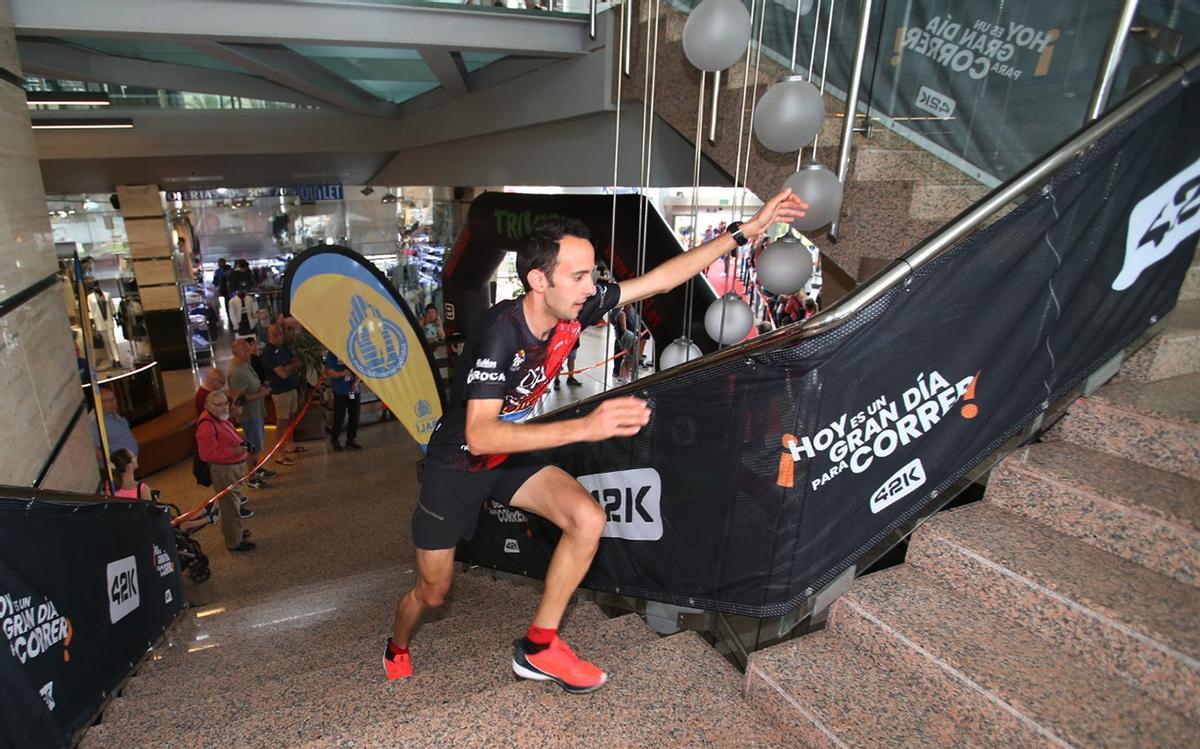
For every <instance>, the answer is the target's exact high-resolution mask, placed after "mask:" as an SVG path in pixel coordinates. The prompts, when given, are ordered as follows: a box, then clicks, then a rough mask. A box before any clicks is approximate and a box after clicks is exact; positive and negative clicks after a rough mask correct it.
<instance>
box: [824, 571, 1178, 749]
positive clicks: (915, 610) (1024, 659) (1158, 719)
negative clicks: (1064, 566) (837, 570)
mask: <svg viewBox="0 0 1200 749" xmlns="http://www.w3.org/2000/svg"><path fill="white" fill-rule="evenodd" d="M828 629H829V631H830V633H831V634H837V635H839V636H845V637H849V638H851V639H854V640H856V641H857V642H858V644H859V645H860V646H861V647H863V648H865V649H867V650H870V651H880V650H881V651H884V652H888V653H890V654H892V655H894V656H895V657H896V658H897V659H898V660H900V661H901V662H904V663H907V664H910V667H911V668H913V669H916V670H922V671H926V672H930V673H933V674H935V675H937V676H944V677H948V681H949V682H950V683H951V684H953V685H954V686H953V687H952V692H962V691H971V692H977V693H981V694H982V695H983V696H984V697H986V698H987V699H988V700H990V701H992V702H993V703H995V704H997V705H998V706H999V707H1001V708H1002V709H1003V710H1005V711H1006V712H1009V713H1011V714H1013V715H1014V717H1016V719H1017V720H1018V722H1020V723H1021V724H1023V725H1024V726H1025V727H1026V728H1027V729H1028V730H1029V731H1030V733H1031V734H1033V735H1035V736H1036V735H1040V736H1041V737H1042V738H1044V739H1046V740H1048V741H1049V742H1052V743H1059V742H1061V744H1063V745H1075V746H1082V745H1087V746H1093V747H1126V746H1132V745H1135V744H1137V745H1140V746H1161V747H1178V746H1182V745H1184V744H1185V743H1187V742H1188V741H1191V740H1193V739H1194V738H1195V725H1194V724H1193V723H1192V722H1191V721H1189V720H1188V719H1187V718H1185V717H1184V716H1182V715H1180V714H1178V713H1176V712H1174V711H1172V710H1168V709H1165V708H1163V707H1162V706H1161V705H1158V704H1156V703H1155V702H1154V701H1153V700H1151V699H1150V698H1149V697H1147V696H1146V695H1145V694H1143V693H1142V692H1141V691H1139V690H1137V689H1135V688H1134V687H1132V686H1129V685H1127V684H1125V683H1123V682H1121V681H1119V680H1118V679H1116V678H1115V677H1113V676H1111V675H1108V674H1104V673H1102V672H1100V671H1097V670H1095V669H1093V668H1092V667H1090V666H1089V665H1087V664H1086V661H1085V660H1083V659H1079V658H1076V657H1074V656H1073V655H1071V654H1070V653H1066V652H1063V650H1062V649H1061V648H1059V647H1058V646H1057V645H1055V644H1054V643H1051V642H1049V641H1046V640H1043V639H1041V638H1040V637H1038V636H1037V635H1036V634H1034V633H1032V632H1030V631H1029V630H1028V629H1027V628H1025V627H1023V626H1021V625H1019V624H1017V623H1012V622H1007V621H1004V620H1003V619H1002V618H1000V617H998V616H995V615H990V614H988V613H986V612H983V611H981V610H980V609H979V606H978V605H977V604H976V601H975V600H974V599H973V598H972V597H971V596H970V595H963V594H961V593H958V592H955V591H954V590H952V589H950V588H949V587H947V586H946V585H944V584H942V583H939V582H938V581H936V580H935V579H933V578H930V577H928V576H926V575H923V574H922V573H921V572H919V571H918V570H916V569H914V568H912V567H910V566H908V565H901V566H898V567H893V568H891V569H888V570H885V571H883V572H881V573H878V574H875V575H869V576H867V577H864V578H860V579H859V580H856V581H855V584H854V587H853V588H852V589H851V590H850V592H849V593H847V594H846V595H845V596H843V597H842V599H841V600H839V601H838V603H837V604H836V605H835V606H834V609H833V611H832V612H831V615H830V620H829V626H828ZM1188 736H1192V737H1193V739H1188V738H1187V737H1188Z"/></svg>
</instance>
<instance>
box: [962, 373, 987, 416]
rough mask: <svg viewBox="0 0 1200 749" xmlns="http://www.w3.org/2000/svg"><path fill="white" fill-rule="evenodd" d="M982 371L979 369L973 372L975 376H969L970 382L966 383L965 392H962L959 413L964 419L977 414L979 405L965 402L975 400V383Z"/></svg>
mask: <svg viewBox="0 0 1200 749" xmlns="http://www.w3.org/2000/svg"><path fill="white" fill-rule="evenodd" d="M982 372H983V370H982V369H981V370H979V371H978V372H976V373H975V376H974V377H972V378H971V384H970V385H967V392H966V393H964V394H963V401H964V405H963V407H962V411H961V413H962V417H963V418H964V419H974V418H975V417H976V416H978V415H979V406H977V405H975V404H974V403H966V401H972V400H975V383H977V382H979V375H980V374H981V373H982Z"/></svg>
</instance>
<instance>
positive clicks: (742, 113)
mask: <svg viewBox="0 0 1200 749" xmlns="http://www.w3.org/2000/svg"><path fill="white" fill-rule="evenodd" d="M763 2H766V0H763ZM756 7H757V0H750V20H751V22H753V21H754V10H755V8H756ZM751 49H752V46H751V42H750V40H749V39H747V40H746V57H745V60H746V62H745V63H744V64H743V65H742V108H741V109H739V110H738V135H737V162H736V163H735V164H734V167H733V191H734V194H735V195H736V194H737V189H738V182H739V181H740V178H741V176H742V134H743V132H744V130H745V126H746V94H747V92H748V91H749V89H750V50H751ZM751 137H753V134H751ZM746 149H747V151H748V150H749V149H750V140H749V139H747V140H746Z"/></svg>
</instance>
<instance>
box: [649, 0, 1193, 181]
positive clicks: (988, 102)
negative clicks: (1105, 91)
mask: <svg viewBox="0 0 1200 749" xmlns="http://www.w3.org/2000/svg"><path fill="white" fill-rule="evenodd" d="M669 2H671V4H672V5H673V6H674V7H676V8H677V9H679V10H682V11H684V12H688V11H690V9H691V8H692V7H694V6H696V5H698V4H699V0H669ZM744 2H745V3H746V4H747V6H749V5H750V0H744ZM797 2H799V3H800V5H801V10H802V11H805V12H804V13H803V15H801V16H800V19H799V25H798V33H797V32H796V30H797V24H796V3H797ZM1120 5H1121V1H1120V0H1080V1H1079V2H1073V3H1052V2H1044V0H1010V1H1009V2H1005V3H994V2H991V0H874V2H873V4H872V9H871V18H870V25H869V27H868V29H869V32H868V46H867V58H866V65H865V69H864V71H863V82H862V90H861V92H860V100H861V101H862V102H863V104H864V105H867V106H863V105H860V107H859V116H860V117H865V118H867V119H868V121H869V122H868V124H879V125H882V126H884V127H887V128H889V129H891V130H893V131H895V132H897V133H898V134H900V135H901V136H903V137H904V138H906V139H908V140H910V141H913V142H914V143H915V144H917V145H919V146H921V147H922V148H924V149H925V150H927V151H929V152H931V153H933V154H934V155H936V156H938V157H940V158H941V159H943V160H944V161H946V162H949V163H950V164H952V165H953V166H955V167H957V168H959V169H960V170H962V171H963V172H964V173H966V174H967V175H969V176H971V177H973V178H975V179H977V180H979V181H980V182H982V183H984V184H986V185H988V186H995V185H997V184H999V183H1000V182H1001V181H1003V180H1005V179H1007V178H1008V177H1011V176H1012V175H1014V174H1016V173H1017V172H1019V171H1020V170H1021V169H1022V168H1024V167H1025V166H1027V165H1028V164H1030V163H1031V162H1032V161H1033V160H1035V159H1036V158H1037V157H1039V156H1040V155H1042V154H1044V153H1046V152H1047V151H1049V150H1050V149H1051V148H1052V147H1053V146H1054V145H1055V144H1057V143H1058V142H1060V141H1062V140H1063V139H1064V138H1066V137H1067V136H1068V135H1070V134H1071V133H1072V132H1074V131H1075V130H1077V129H1078V128H1079V127H1080V126H1082V125H1083V124H1084V120H1085V118H1086V112H1087V106H1088V101H1089V99H1090V96H1091V93H1092V89H1093V87H1094V85H1095V82H1096V77H1097V74H1098V72H1099V69H1100V65H1101V60H1102V58H1103V55H1104V50H1105V46H1106V44H1107V42H1108V38H1109V36H1110V34H1111V32H1112V27H1113V22H1114V19H1115V18H1116V17H1117V15H1118V11H1119V8H1120ZM831 10H832V13H831V12H830V11H831ZM761 12H762V9H761V6H759V8H758V10H757V11H756V13H755V22H756V24H757V22H758V17H759V14H760V13H761ZM860 14H861V3H860V2H858V1H857V0H833V1H832V2H830V0H811V2H810V0H784V2H779V0H768V5H767V7H766V12H765V18H766V21H765V23H766V26H765V28H764V30H763V56H764V57H767V58H770V59H773V60H774V61H775V62H777V63H780V64H782V65H784V66H785V67H786V66H788V65H789V64H790V62H791V59H792V55H793V45H794V47H795V50H796V55H795V58H796V66H795V68H796V70H795V72H797V73H800V74H805V75H807V74H808V72H809V68H810V67H811V68H812V69H813V71H814V73H813V79H814V82H817V83H820V81H821V79H822V73H824V78H825V81H826V83H825V91H826V93H828V94H830V95H832V96H834V97H836V98H839V99H842V100H843V101H844V100H845V91H846V89H847V88H848V86H849V81H850V78H851V72H852V65H853V58H854V44H855V40H856V37H857V34H858V29H859V20H860V18H861V15H860ZM818 18H819V21H818ZM755 33H756V34H757V27H756V32H755ZM827 35H828V39H829V44H828V50H829V51H828V58H827V60H826V55H825V48H826V36H827ZM1198 40H1200V9H1198V8H1197V7H1196V6H1194V5H1189V4H1187V3H1183V2H1180V1H1179V0H1146V1H1144V2H1142V3H1141V4H1140V5H1139V15H1138V18H1137V19H1136V20H1135V23H1134V32H1133V34H1132V35H1131V38H1130V39H1129V40H1128V42H1127V44H1126V47H1125V53H1124V56H1123V58H1122V62H1121V66H1120V68H1119V71H1118V76H1117V80H1116V81H1115V83H1114V86H1113V95H1112V97H1111V98H1110V101H1109V104H1110V106H1112V105H1115V104H1116V103H1118V102H1119V101H1120V100H1121V99H1123V98H1124V96H1125V93H1126V92H1127V91H1128V90H1130V88H1131V86H1130V84H1133V87H1136V86H1137V85H1139V84H1140V83H1144V82H1145V81H1146V80H1148V79H1149V78H1150V77H1152V76H1153V74H1154V73H1155V72H1156V71H1157V70H1159V69H1161V66H1163V65H1165V64H1168V63H1170V62H1172V61H1173V60H1177V59H1180V58H1182V57H1183V56H1185V55H1186V54H1187V53H1188V52H1189V51H1191V50H1192V49H1195V48H1196V47H1197V44H1198Z"/></svg>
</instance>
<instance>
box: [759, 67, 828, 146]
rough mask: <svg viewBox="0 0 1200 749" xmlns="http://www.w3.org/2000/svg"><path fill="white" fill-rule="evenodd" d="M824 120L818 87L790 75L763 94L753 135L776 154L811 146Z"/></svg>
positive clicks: (823, 108) (822, 100)
mask: <svg viewBox="0 0 1200 749" xmlns="http://www.w3.org/2000/svg"><path fill="white" fill-rule="evenodd" d="M824 121H825V100H824V99H822V98H821V92H820V91H818V90H817V87H816V86H814V85H812V84H811V83H809V82H808V81H806V80H804V78H803V77H802V76H798V75H791V76H788V77H787V78H784V79H783V80H781V81H779V82H778V83H776V84H775V85H773V86H771V88H769V89H767V93H765V94H763V97H762V99H760V100H759V102H758V106H757V107H756V108H755V110H754V135H755V136H757V137H758V142H759V143H762V144H763V146H765V147H766V148H768V149H770V150H772V151H775V152H776V153H787V152H788V151H798V150H800V148H802V147H803V146H804V145H806V144H808V143H811V142H812V139H813V138H814V137H816V135H817V133H818V132H820V131H821V124H822V123H823V122H824Z"/></svg>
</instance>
